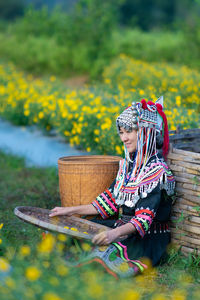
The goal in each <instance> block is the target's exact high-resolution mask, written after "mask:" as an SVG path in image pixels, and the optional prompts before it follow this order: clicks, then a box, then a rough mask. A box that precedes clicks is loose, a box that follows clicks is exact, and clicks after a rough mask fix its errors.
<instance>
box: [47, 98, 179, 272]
mask: <svg viewBox="0 0 200 300" xmlns="http://www.w3.org/2000/svg"><path fill="white" fill-rule="evenodd" d="M160 100H161V99H158V101H157V102H156V104H154V103H153V102H151V101H149V102H147V103H146V101H145V100H144V99H143V100H142V101H141V102H138V103H136V102H133V103H132V106H131V107H128V108H127V109H125V110H124V112H122V114H121V115H120V116H119V117H118V118H117V120H116V125H117V130H118V133H119V136H120V139H121V140H122V142H123V143H124V149H125V159H123V160H122V161H120V165H119V171H118V174H117V177H116V180H115V181H114V182H113V184H112V185H111V186H110V188H109V189H107V190H106V191H104V192H103V193H102V194H100V195H99V196H98V197H97V198H96V200H94V201H93V202H92V204H89V205H82V206H76V207H55V208H54V209H52V212H51V214H50V216H56V215H73V214H76V213H77V214H83V215H84V214H85V215H95V214H100V215H101V217H102V218H103V220H97V221H96V222H98V223H101V224H104V225H107V226H109V227H111V228H112V229H110V230H108V231H105V232H101V233H99V234H97V235H96V236H95V237H94V238H93V243H94V244H96V245H98V246H102V245H108V246H107V247H104V248H103V250H102V247H96V248H95V250H94V251H92V253H91V254H90V259H93V260H95V259H96V260H98V261H99V262H101V263H102V264H103V265H104V266H105V267H106V268H107V269H108V271H109V272H111V273H113V274H118V275H119V276H128V275H132V274H136V273H138V272H139V271H143V270H144V268H146V267H147V266H146V265H145V264H144V263H143V262H142V260H139V259H141V258H148V259H150V260H151V262H152V265H156V264H158V263H159V261H160V260H161V258H162V257H163V255H164V254H165V251H166V247H167V245H168V244H169V242H170V231H169V225H168V221H169V218H170V211H171V204H172V200H171V198H170V196H171V195H173V193H174V187H175V182H174V178H173V176H172V173H171V171H170V170H169V168H168V166H167V164H166V162H165V161H164V158H163V156H164V157H165V156H166V155H167V152H168V145H169V137H168V128H167V119H166V116H165V114H164V112H163V110H162V104H161V103H159V102H160ZM160 148H162V152H163V156H162V155H161V154H160V153H159V151H158V150H159V149H160ZM113 216H118V219H117V220H115V219H113V218H111V219H109V217H113ZM120 240H121V241H120ZM124 263H125V264H124ZM124 265H126V267H125V268H124Z"/></svg>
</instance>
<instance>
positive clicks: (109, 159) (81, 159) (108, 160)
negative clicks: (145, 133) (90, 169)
mask: <svg viewBox="0 0 200 300" xmlns="http://www.w3.org/2000/svg"><path fill="white" fill-rule="evenodd" d="M122 159H123V158H122V157H121V156H114V155H73V156H62V157H60V158H59V159H58V164H60V165H69V164H73V165H75V164H76V165H80V164H81V165H93V164H98V165H102V164H108V165H109V164H113V163H119V161H120V160H122Z"/></svg>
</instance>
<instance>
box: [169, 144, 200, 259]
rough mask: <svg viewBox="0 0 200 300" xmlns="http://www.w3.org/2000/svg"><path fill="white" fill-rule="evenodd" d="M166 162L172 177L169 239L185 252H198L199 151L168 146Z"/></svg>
mask: <svg viewBox="0 0 200 300" xmlns="http://www.w3.org/2000/svg"><path fill="white" fill-rule="evenodd" d="M168 165H169V167H170V169H171V170H172V171H173V174H174V175H175V179H176V202H175V204H174V205H173V209H172V223H171V227H172V242H174V243H175V244H177V245H179V246H182V248H181V249H182V252H183V253H185V254H188V253H191V252H193V251H194V249H195V251H196V252H197V253H198V254H200V153H194V152H190V151H184V150H180V149H176V148H172V147H171V150H170V152H169V154H168Z"/></svg>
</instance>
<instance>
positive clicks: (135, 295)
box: [119, 289, 140, 300]
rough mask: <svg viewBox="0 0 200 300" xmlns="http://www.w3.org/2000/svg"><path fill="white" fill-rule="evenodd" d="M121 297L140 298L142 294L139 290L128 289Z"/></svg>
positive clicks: (136, 299) (127, 299) (131, 299)
mask: <svg viewBox="0 0 200 300" xmlns="http://www.w3.org/2000/svg"><path fill="white" fill-rule="evenodd" d="M119 299H123V300H139V299H140V294H139V292H137V291H134V290H133V289H132V290H128V291H124V292H122V293H121V294H120V297H119Z"/></svg>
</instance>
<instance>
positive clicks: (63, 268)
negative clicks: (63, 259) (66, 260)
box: [56, 265, 69, 276]
mask: <svg viewBox="0 0 200 300" xmlns="http://www.w3.org/2000/svg"><path fill="white" fill-rule="evenodd" d="M56 273H57V274H58V275H60V276H65V275H67V274H68V273H69V269H68V268H67V267H66V266H64V265H59V266H57V268H56Z"/></svg>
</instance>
